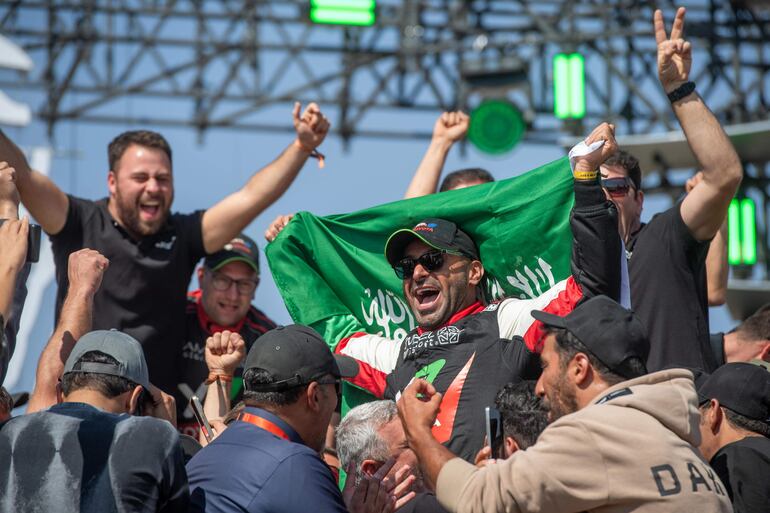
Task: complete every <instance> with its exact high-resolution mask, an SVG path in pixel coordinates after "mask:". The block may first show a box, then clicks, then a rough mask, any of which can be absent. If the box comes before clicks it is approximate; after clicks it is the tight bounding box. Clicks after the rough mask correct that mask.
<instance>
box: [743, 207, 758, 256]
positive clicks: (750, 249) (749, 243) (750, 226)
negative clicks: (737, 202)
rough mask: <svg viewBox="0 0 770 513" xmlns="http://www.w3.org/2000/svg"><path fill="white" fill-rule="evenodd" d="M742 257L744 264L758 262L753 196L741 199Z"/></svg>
mask: <svg viewBox="0 0 770 513" xmlns="http://www.w3.org/2000/svg"><path fill="white" fill-rule="evenodd" d="M741 257H742V258H741V260H742V261H743V264H744V265H754V264H756V263H757V227H756V224H755V220H754V200H753V199H751V198H743V199H742V200H741Z"/></svg>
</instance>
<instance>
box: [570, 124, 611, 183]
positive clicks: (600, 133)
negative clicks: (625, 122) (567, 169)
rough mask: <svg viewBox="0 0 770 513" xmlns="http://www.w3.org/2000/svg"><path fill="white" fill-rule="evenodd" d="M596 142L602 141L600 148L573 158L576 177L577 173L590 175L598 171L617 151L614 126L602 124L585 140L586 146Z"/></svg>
mask: <svg viewBox="0 0 770 513" xmlns="http://www.w3.org/2000/svg"><path fill="white" fill-rule="evenodd" d="M597 141H604V144H603V145H602V147H601V148H598V149H596V150H594V151H593V152H591V153H589V154H588V155H582V156H579V157H576V158H575V169H574V174H575V175H576V176H577V174H578V173H591V172H594V171H596V170H598V169H599V166H601V165H602V164H603V163H604V161H605V160H607V159H608V158H610V156H611V155H613V154H614V153H615V152H616V151H618V143H617V142H616V141H615V125H611V124H609V123H602V124H601V125H599V126H597V127H596V128H594V131H593V132H591V134H590V135H589V136H588V137H586V139H585V143H586V145H588V146H590V145H591V144H592V143H594V142H597Z"/></svg>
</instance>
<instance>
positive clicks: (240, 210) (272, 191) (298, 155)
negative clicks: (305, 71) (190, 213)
mask: <svg viewBox="0 0 770 513" xmlns="http://www.w3.org/2000/svg"><path fill="white" fill-rule="evenodd" d="M299 112H300V104H299V103H295V104H294V111H293V113H292V115H293V117H294V128H295V130H296V131H297V139H296V140H295V141H294V142H293V143H291V144H290V145H289V146H288V147H287V148H286V149H285V150H283V153H281V154H280V155H279V156H278V158H277V159H275V160H274V161H273V162H271V163H270V164H268V165H267V166H265V167H264V168H262V169H261V170H259V171H258V172H256V173H255V174H254V175H252V177H251V178H250V179H249V181H248V182H247V183H246V185H245V186H243V188H241V189H240V190H238V191H236V192H234V193H232V194H230V195H229V196H227V197H226V198H225V199H223V200H222V201H220V202H219V203H217V204H216V205H214V206H213V207H211V208H209V209H208V210H206V212H205V213H204V214H203V246H204V248H205V249H206V252H207V253H213V252H215V251H219V250H220V249H222V247H223V246H224V245H225V244H227V242H229V241H230V240H232V238H233V237H235V236H236V235H238V234H239V233H240V232H241V231H243V229H244V228H246V226H247V225H248V224H249V223H250V222H251V221H252V220H254V218H255V217H257V215H259V214H260V213H261V212H262V211H263V210H265V209H266V208H267V207H269V206H270V205H272V204H273V202H274V201H275V200H277V199H278V198H280V197H281V195H283V193H284V192H286V189H288V188H289V186H290V185H291V183H292V182H293V181H294V179H295V178H296V177H297V174H298V173H299V170H300V169H302V166H303V165H304V164H305V162H306V161H307V159H308V157H309V156H310V155H311V154H314V155H315V154H317V152H316V148H317V147H318V146H319V145H320V144H321V143H322V142H323V140H324V138H325V137H326V134H327V133H328V131H329V120H327V119H326V117H325V116H324V115H323V114H322V113H321V111H320V110H319V108H318V105H316V104H315V103H311V104H310V105H308V106H307V108H306V109H305V112H304V113H303V114H302V117H300V115H299Z"/></svg>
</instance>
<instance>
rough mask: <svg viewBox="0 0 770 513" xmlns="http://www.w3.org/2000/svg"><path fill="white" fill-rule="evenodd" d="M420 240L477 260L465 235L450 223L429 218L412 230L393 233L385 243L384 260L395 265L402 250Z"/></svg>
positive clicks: (471, 241)
mask: <svg viewBox="0 0 770 513" xmlns="http://www.w3.org/2000/svg"><path fill="white" fill-rule="evenodd" d="M415 239H417V240H421V241H422V242H424V243H425V244H427V245H428V246H431V247H433V248H436V249H440V250H443V251H446V252H448V253H455V254H459V255H463V256H466V257H468V258H471V259H473V260H479V251H478V249H477V248H476V244H474V242H473V239H471V238H470V237H469V236H468V234H467V233H465V232H464V231H462V230H461V229H459V228H458V227H457V225H456V224H454V223H453V222H452V221H447V220H446V219H438V218H434V217H429V218H427V219H423V220H422V221H420V222H419V223H417V224H416V225H415V226H414V228H412V229H409V228H404V229H401V230H397V231H395V232H393V234H392V235H391V236H390V237H389V238H388V242H386V243H385V258H386V259H387V260H388V263H389V264H390V265H396V264H397V263H398V261H399V260H401V259H402V258H403V257H404V250H405V249H406V247H407V246H408V245H409V243H410V242H412V241H413V240H415Z"/></svg>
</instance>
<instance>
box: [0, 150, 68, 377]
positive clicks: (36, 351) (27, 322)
mask: <svg viewBox="0 0 770 513" xmlns="http://www.w3.org/2000/svg"><path fill="white" fill-rule="evenodd" d="M52 157H53V150H52V149H51V148H47V147H37V148H33V149H32V151H31V152H30V164H31V165H32V168H33V169H36V170H38V171H40V172H41V173H42V174H44V175H46V176H48V173H49V172H50V170H51V159H52ZM21 210H22V211H21V212H19V215H20V216H23V215H27V216H28V215H29V213H28V212H27V211H26V209H24V208H23V207H22V208H21ZM54 278H55V268H54V264H53V253H52V252H51V243H50V242H49V241H48V237H47V236H46V235H45V234H43V236H42V237H41V240H40V260H39V261H38V262H37V263H34V264H32V270H31V272H30V274H29V278H28V279H27V301H26V302H25V303H24V312H23V313H22V315H21V327H20V329H19V334H18V336H17V337H16V349H15V351H14V353H13V358H11V362H10V364H9V367H8V373H7V375H6V376H5V382H4V383H3V385H4V386H5V388H6V389H8V390H9V391H11V392H17V391H22V390H26V391H31V390H32V386H33V385H34V384H35V369H36V367H37V359H38V357H39V356H40V353H41V352H42V351H43V348H44V347H45V344H46V342H48V337H50V336H51V333H53V327H54V326H53V318H52V317H51V312H52V311H53V307H52V306H51V305H52V304H53V302H54V301H56V288H55V287H56V284H55V281H54ZM25 371H26V374H25V373H24V372H25Z"/></svg>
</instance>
